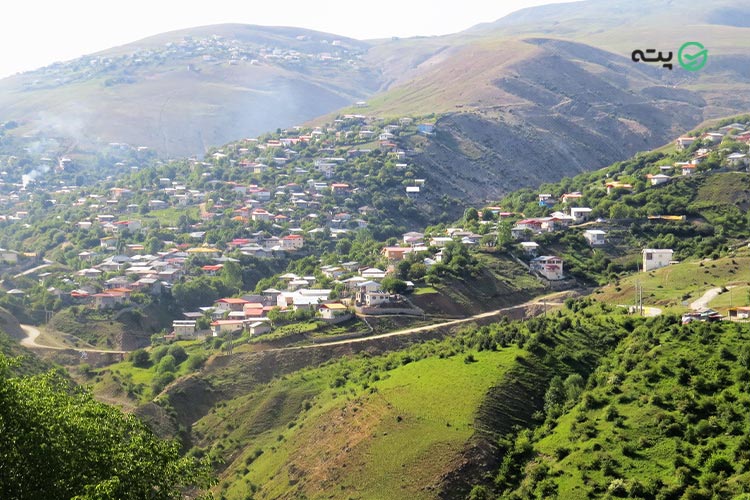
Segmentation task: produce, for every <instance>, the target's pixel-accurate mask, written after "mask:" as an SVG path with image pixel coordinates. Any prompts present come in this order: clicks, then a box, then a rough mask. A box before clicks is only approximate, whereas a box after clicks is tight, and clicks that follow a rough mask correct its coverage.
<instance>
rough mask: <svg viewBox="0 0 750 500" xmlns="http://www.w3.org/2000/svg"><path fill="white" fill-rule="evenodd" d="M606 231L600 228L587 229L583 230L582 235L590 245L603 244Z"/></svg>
mask: <svg viewBox="0 0 750 500" xmlns="http://www.w3.org/2000/svg"><path fill="white" fill-rule="evenodd" d="M606 235H607V233H606V232H604V231H602V230H601V229H587V230H586V231H584V232H583V237H584V238H585V239H586V241H588V242H589V245H591V246H592V247H594V246H599V245H604V244H605V243H606V239H605V237H606Z"/></svg>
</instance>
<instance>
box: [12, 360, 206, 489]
mask: <svg viewBox="0 0 750 500" xmlns="http://www.w3.org/2000/svg"><path fill="white" fill-rule="evenodd" d="M11 364H12V363H11V361H10V360H8V358H6V357H4V356H2V355H0V464H2V466H0V497H1V498H13V499H18V500H26V499H29V500H36V499H40V498H75V499H78V500H88V499H91V500H93V499H99V500H105V499H107V500H109V499H111V500H115V499H133V500H135V499H143V498H149V499H157V500H161V499H165V500H167V499H179V498H182V488H183V487H187V486H198V487H200V488H206V487H208V486H210V485H211V483H212V482H213V479H212V477H211V469H210V466H209V464H208V463H207V462H206V461H203V462H199V461H197V460H196V459H195V458H190V457H186V458H180V447H179V444H178V443H177V442H176V441H163V440H161V439H159V438H157V437H156V436H154V435H153V433H151V431H150V430H149V429H148V428H147V427H146V425H145V424H143V423H142V422H141V421H140V420H138V418H137V417H135V416H134V415H129V414H125V413H122V412H121V411H120V410H118V409H117V408H115V407H111V406H108V405H105V404H103V403H100V402H98V401H96V400H95V399H94V398H93V396H92V395H91V393H90V392H88V391H87V390H85V389H82V388H76V387H72V386H71V384H70V383H69V382H68V381H67V380H65V379H63V378H62V376H61V375H59V374H58V373H56V372H48V373H45V374H41V375H34V376H25V377H16V376H13V375H12V374H11V371H10V366H11Z"/></svg>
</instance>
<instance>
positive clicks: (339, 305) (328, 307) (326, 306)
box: [320, 302, 346, 311]
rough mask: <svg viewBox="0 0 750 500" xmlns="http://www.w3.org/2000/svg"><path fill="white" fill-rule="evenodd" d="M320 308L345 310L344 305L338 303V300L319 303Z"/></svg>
mask: <svg viewBox="0 0 750 500" xmlns="http://www.w3.org/2000/svg"><path fill="white" fill-rule="evenodd" d="M320 307H321V309H322V308H326V309H331V310H332V311H344V310H346V306H345V305H344V304H339V303H338V302H335V303H333V304H321V306H320Z"/></svg>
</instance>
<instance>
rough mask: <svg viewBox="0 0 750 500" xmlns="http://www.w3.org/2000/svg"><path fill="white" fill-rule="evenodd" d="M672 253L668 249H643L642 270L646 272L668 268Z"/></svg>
mask: <svg viewBox="0 0 750 500" xmlns="http://www.w3.org/2000/svg"><path fill="white" fill-rule="evenodd" d="M673 253H674V251H673V250H670V249H654V248H645V249H643V270H644V271H645V272H648V271H651V270H652V269H659V268H660V267H666V266H668V265H669V263H670V262H671V261H672V254H673Z"/></svg>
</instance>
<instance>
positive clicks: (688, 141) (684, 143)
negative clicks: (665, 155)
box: [675, 136, 695, 149]
mask: <svg viewBox="0 0 750 500" xmlns="http://www.w3.org/2000/svg"><path fill="white" fill-rule="evenodd" d="M694 142H695V137H684V136H683V137H678V138H677V140H676V141H675V143H676V144H677V149H686V148H689V147H690V146H691V145H692V144H693V143H694Z"/></svg>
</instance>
